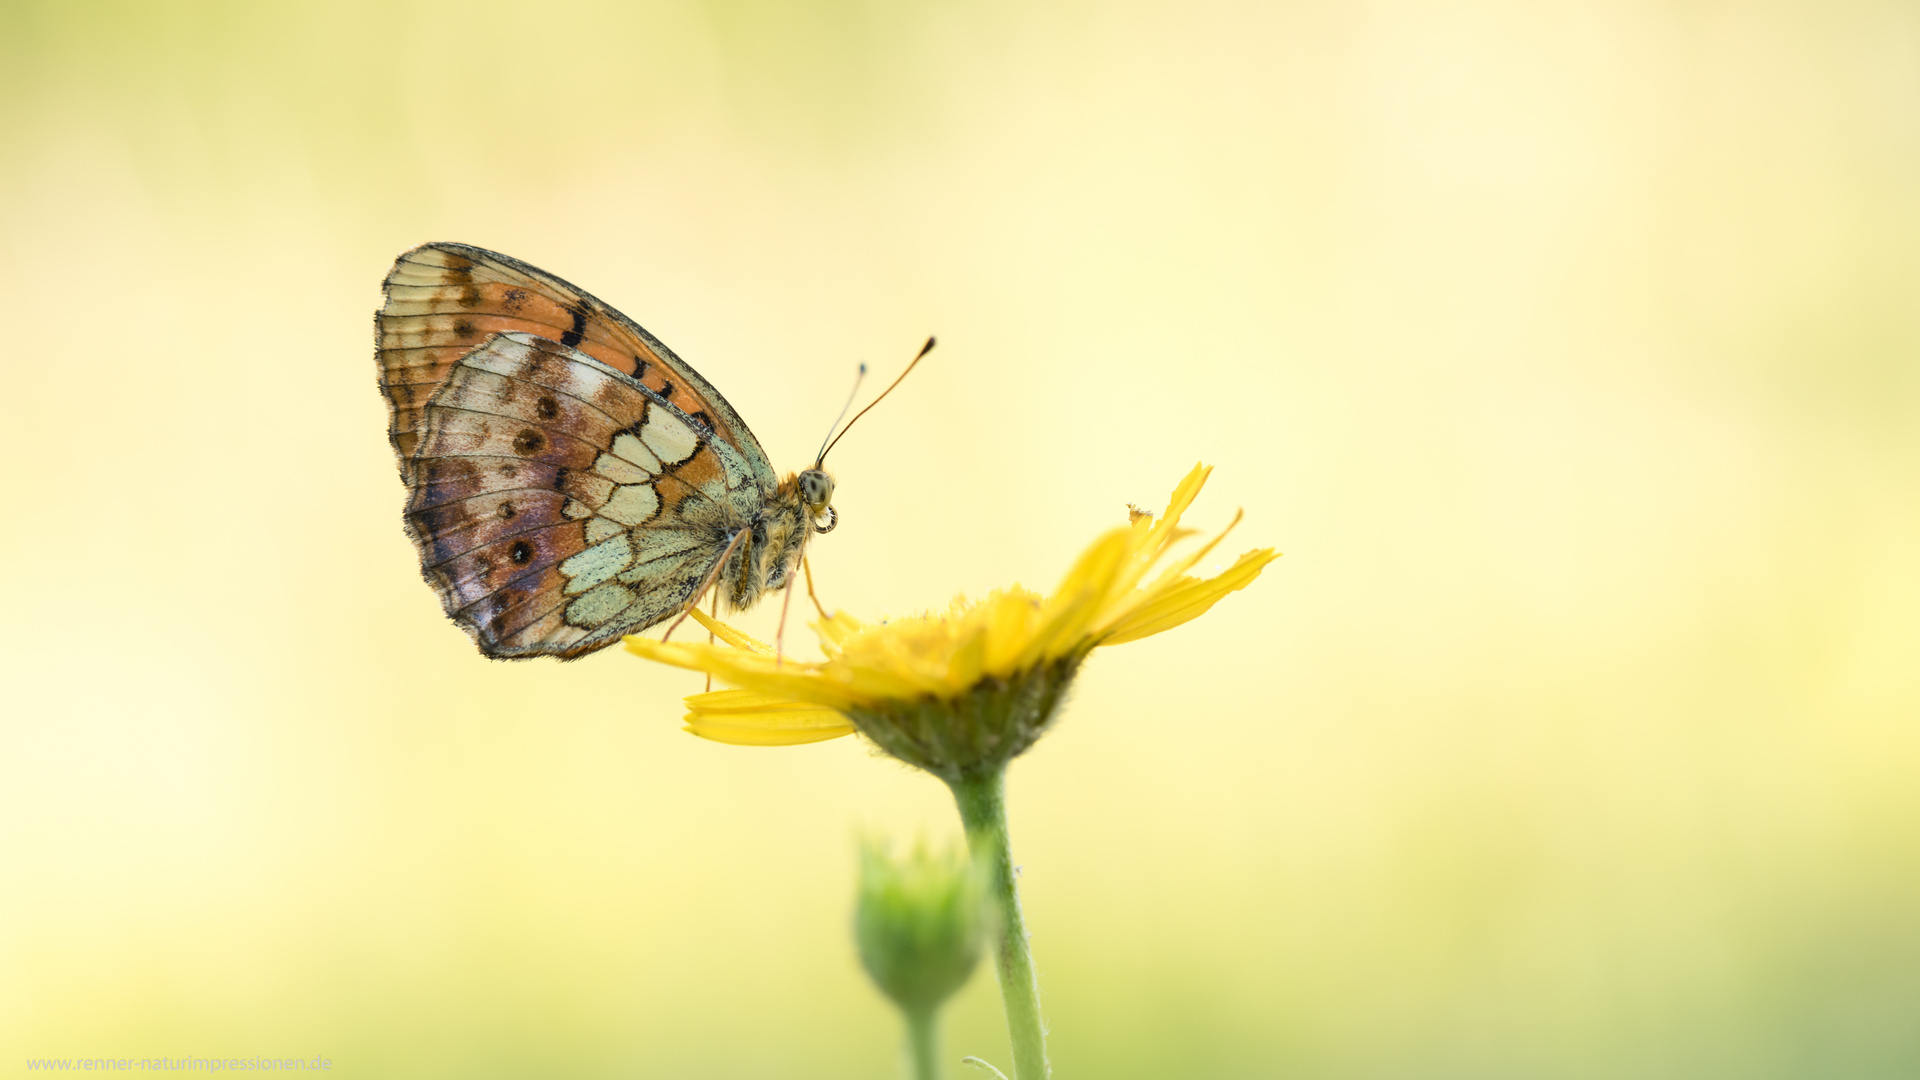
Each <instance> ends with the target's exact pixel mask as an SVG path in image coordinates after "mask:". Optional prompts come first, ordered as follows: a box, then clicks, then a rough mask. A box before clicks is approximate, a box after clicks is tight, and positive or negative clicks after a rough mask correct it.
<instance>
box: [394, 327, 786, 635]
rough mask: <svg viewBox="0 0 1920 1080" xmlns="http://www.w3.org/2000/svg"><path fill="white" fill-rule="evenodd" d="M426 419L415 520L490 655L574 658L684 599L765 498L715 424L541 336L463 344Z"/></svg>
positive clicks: (444, 588) (412, 508)
mask: <svg viewBox="0 0 1920 1080" xmlns="http://www.w3.org/2000/svg"><path fill="white" fill-rule="evenodd" d="M709 404H711V403H709ZM719 404H720V405H721V406H724V403H723V402H722V403H719ZM730 411H731V410H729V412H730ZM419 415H420V419H419V421H418V423H417V425H416V427H415V428H414V431H415V433H416V438H415V440H414V444H415V445H414V453H413V455H412V459H411V466H412V467H411V469H410V470H409V471H408V473H407V480H408V487H409V489H410V499H409V502H408V508H407V520H408V525H409V531H410V532H411V533H412V535H413V538H414V541H415V543H416V544H417V545H418V547H419V549H420V557H421V566H422V569H423V571H424V572H425V574H426V577H427V579H428V581H429V582H431V583H432V584H433V586H434V588H435V589H436V590H437V591H438V592H439V593H440V597H441V601H442V603H443V604H444V605H445V607H446V610H447V613H448V614H449V615H451V616H452V617H453V618H454V619H455V620H457V621H459V622H460V623H462V624H463V625H465V626H466V627H467V628H468V630H469V631H470V632H471V633H472V634H473V636H474V638H475V640H476V641H478V642H479V643H480V647H481V649H482V650H483V651H484V652H486V653H487V654H488V655H489V656H499V657H518V656H535V655H562V656H573V655H578V654H580V653H584V652H588V651H591V650H592V649H595V648H598V647H599V646H601V645H604V644H606V643H607V642H609V641H611V640H613V639H614V638H616V637H618V636H619V635H620V634H622V633H626V632H631V631H634V630H637V629H639V628H642V627H646V626H650V625H652V624H653V623H655V622H658V621H660V620H661V619H663V618H665V617H667V616H668V615H671V614H673V613H675V612H677V611H679V610H681V609H682V608H683V607H684V606H685V604H686V603H687V602H688V601H689V600H691V599H692V597H693V594H694V593H695V591H696V590H698V589H699V587H700V585H701V584H702V583H703V582H704V581H705V580H706V578H707V575H708V574H709V573H710V572H711V571H712V569H713V567H714V565H715V564H716V563H717V562H718V561H719V560H720V558H721V557H722V555H723V553H724V552H725V550H726V545H727V543H728V539H729V538H730V537H731V536H732V535H733V534H734V533H735V532H736V531H737V530H739V529H740V528H743V527H745V526H746V525H747V524H748V523H749V522H751V521H752V519H753V516H754V514H755V512H756V511H757V510H758V509H759V507H760V506H761V505H762V504H763V503H764V501H765V498H766V493H765V490H763V488H762V485H761V484H760V480H759V476H758V470H757V469H756V468H755V461H754V460H753V459H752V458H750V457H749V456H748V455H747V454H745V453H742V452H741V451H740V450H739V449H737V448H736V447H735V446H733V445H729V444H728V443H726V442H724V441H722V440H720V439H718V438H716V437H714V434H713V433H712V432H711V431H710V430H709V429H707V428H706V427H705V426H703V424H702V422H701V419H699V418H696V417H695V416H692V415H690V414H688V413H687V412H685V411H683V410H682V409H680V408H679V407H677V406H676V405H675V404H673V403H672V402H671V401H670V400H669V399H668V398H667V397H666V396H665V395H663V394H661V393H659V392H657V391H654V390H652V389H650V388H648V387H647V386H645V385H644V384H643V383H642V382H640V381H637V380H635V379H633V378H632V377H631V376H630V375H628V374H627V373H625V372H622V371H620V370H618V369H617V368H615V367H613V366H611V365H609V364H607V363H605V362H603V361H601V360H599V359H596V358H594V357H592V356H590V355H587V354H586V353H584V352H583V351H581V350H579V349H576V348H572V347H569V346H567V345H565V344H563V343H561V342H558V341H553V340H548V339H545V338H543V337H536V336H532V335H530V334H522V333H515V334H502V335H498V336H494V337H491V338H489V339H488V340H487V341H486V342H485V343H484V344H482V345H481V346H480V347H479V348H476V349H473V350H472V351H470V352H466V353H464V354H463V355H461V356H459V357H458V358H456V359H455V360H454V361H453V362H451V363H450V364H449V365H448V367H447V369H446V371H444V372H443V373H442V375H441V379H440V382H439V384H438V386H437V388H436V389H435V391H434V392H433V394H432V395H431V396H430V397H429V399H428V400H427V401H426V402H425V403H423V406H422V408H421V409H420V410H419ZM709 415H711V414H710V413H709ZM740 430H742V431H743V432H744V430H745V428H744V426H743V427H742V428H741V429H740ZM747 438H748V440H749V446H751V445H752V444H751V436H750V435H749V436H748V437H747ZM754 449H756V450H757V447H754ZM762 464H764V463H762Z"/></svg>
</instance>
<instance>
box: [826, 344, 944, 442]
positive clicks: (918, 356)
mask: <svg viewBox="0 0 1920 1080" xmlns="http://www.w3.org/2000/svg"><path fill="white" fill-rule="evenodd" d="M932 351H933V339H932V338H928V339H927V343H926V344H925V345H922V346H920V351H919V352H917V353H914V354H913V362H912V363H910V364H908V365H907V370H905V371H903V372H901V373H900V378H898V379H895V380H893V382H891V383H889V384H888V385H887V388H886V389H885V390H882V391H880V396H879V397H877V398H874V399H873V400H872V401H870V402H868V403H867V407H866V408H864V409H861V410H860V411H859V412H857V413H854V414H853V419H851V420H849V421H847V426H846V427H843V428H841V429H840V434H838V435H835V436H834V437H833V441H832V442H830V443H828V444H827V448H826V449H825V450H822V451H820V456H819V457H817V458H815V459H813V467H814V468H816V469H817V468H819V467H820V466H821V465H822V464H824V463H825V462H826V460H827V455H828V454H831V453H833V448H834V447H836V446H839V445H840V440H841V439H844V438H846V437H847V432H849V431H852V430H853V425H855V424H857V423H859V422H860V418H861V417H863V416H865V415H867V413H868V412H870V411H871V410H872V409H873V407H874V406H875V405H878V404H880V403H881V402H883V401H885V400H887V395H888V394H891V393H893V388H894V387H896V386H899V385H900V383H901V381H902V380H904V379H905V378H906V377H907V376H909V375H911V374H913V369H914V368H916V367H918V366H919V364H920V361H921V360H922V359H924V358H925V357H926V355H927V354H928V353H930V352H932Z"/></svg>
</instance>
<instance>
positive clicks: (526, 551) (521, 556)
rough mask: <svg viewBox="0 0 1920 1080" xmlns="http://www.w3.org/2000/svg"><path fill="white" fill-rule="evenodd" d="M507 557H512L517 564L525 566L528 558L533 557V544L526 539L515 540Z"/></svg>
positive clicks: (514, 563)
mask: <svg viewBox="0 0 1920 1080" xmlns="http://www.w3.org/2000/svg"><path fill="white" fill-rule="evenodd" d="M507 558H509V559H512V560H513V565H515V566H525V565H526V564H527V560H528V559H531V558H533V545H532V544H529V543H527V542H526V541H525V540H515V541H514V542H513V547H511V548H509V549H508V550H507Z"/></svg>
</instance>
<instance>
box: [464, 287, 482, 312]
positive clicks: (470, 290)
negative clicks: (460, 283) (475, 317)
mask: <svg viewBox="0 0 1920 1080" xmlns="http://www.w3.org/2000/svg"><path fill="white" fill-rule="evenodd" d="M480 303H481V300H480V290H479V289H476V288H474V287H473V286H471V285H469V286H467V287H466V288H464V289H461V290H460V306H461V307H464V308H476V307H479V306H480Z"/></svg>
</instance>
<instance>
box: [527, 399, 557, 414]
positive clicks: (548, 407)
mask: <svg viewBox="0 0 1920 1080" xmlns="http://www.w3.org/2000/svg"><path fill="white" fill-rule="evenodd" d="M533 411H534V412H536V413H538V414H540V419H542V420H551V419H553V418H554V417H556V416H559V415H560V404H559V402H556V401H554V400H553V399H552V398H550V397H543V398H541V399H540V400H539V401H536V402H534V403H533Z"/></svg>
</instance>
